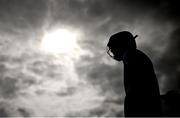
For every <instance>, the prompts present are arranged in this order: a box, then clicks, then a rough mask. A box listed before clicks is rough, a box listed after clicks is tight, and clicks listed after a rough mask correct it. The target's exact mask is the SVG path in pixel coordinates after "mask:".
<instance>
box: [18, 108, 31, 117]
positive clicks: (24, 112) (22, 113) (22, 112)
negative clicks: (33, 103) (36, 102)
mask: <svg viewBox="0 0 180 118" xmlns="http://www.w3.org/2000/svg"><path fill="white" fill-rule="evenodd" d="M17 111H19V113H20V114H21V115H22V117H30V113H29V112H28V111H27V110H26V109H24V108H18V110H17Z"/></svg>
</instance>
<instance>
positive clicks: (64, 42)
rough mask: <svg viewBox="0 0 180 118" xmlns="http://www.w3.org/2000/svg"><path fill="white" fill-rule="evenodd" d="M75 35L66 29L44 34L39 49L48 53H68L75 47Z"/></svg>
mask: <svg viewBox="0 0 180 118" xmlns="http://www.w3.org/2000/svg"><path fill="white" fill-rule="evenodd" d="M76 38H77V37H76V34H75V33H73V32H70V31H69V30H67V29H57V30H54V31H52V32H47V33H45V34H44V36H43V38H42V41H41V48H42V49H43V50H44V51H46V52H49V53H55V54H59V53H69V52H71V51H73V49H74V48H75V47H76Z"/></svg>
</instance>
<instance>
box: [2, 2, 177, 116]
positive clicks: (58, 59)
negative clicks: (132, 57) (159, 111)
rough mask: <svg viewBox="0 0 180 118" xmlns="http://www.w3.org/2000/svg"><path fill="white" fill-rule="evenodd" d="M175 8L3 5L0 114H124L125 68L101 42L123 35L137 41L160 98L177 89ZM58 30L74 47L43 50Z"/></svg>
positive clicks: (165, 5)
mask: <svg viewBox="0 0 180 118" xmlns="http://www.w3.org/2000/svg"><path fill="white" fill-rule="evenodd" d="M179 10H180V8H179V7H178V1H176V0H150V1H145V0H1V1H0V116H9V117H10V116H14V117H15V116H24V117H28V116H41V117H47V116H123V115H124V114H123V104H124V96H125V93H124V86H123V64H122V63H120V62H116V61H114V60H112V59H111V58H110V57H109V56H108V55H107V53H106V44H107V42H108V40H109V37H110V36H111V35H112V34H114V33H116V32H119V31H124V30H127V31H130V32H132V34H133V35H138V37H137V38H136V42H137V47H138V49H140V50H142V51H143V52H144V53H146V54H147V55H148V56H149V57H150V59H151V60H152V62H153V65H154V70H155V73H156V76H157V78H158V82H159V87H160V92H161V94H165V93H166V92H167V91H169V90H180V80H179V78H180V74H179V73H180V63H179V61H180V56H179V51H180V42H179V41H180V40H179V38H180V24H179V20H180V13H179V12H178V11H179ZM59 29H60V30H61V29H63V30H66V31H68V32H70V33H73V34H75V35H76V39H75V43H74V44H75V47H74V48H73V49H72V50H71V51H68V52H65V53H57V52H56V53H53V52H52V51H47V50H43V49H44V48H43V46H42V42H43V40H44V38H43V37H44V35H47V34H51V33H52V32H54V31H57V30H59ZM60 38H61V37H60ZM60 43H62V44H63V45H65V44H64V43H63V42H60ZM60 43H59V45H60ZM50 44H51V43H50ZM50 44H49V45H50ZM53 44H55V43H53ZM62 44H61V45H60V46H63V45H62ZM42 48H43V49H42Z"/></svg>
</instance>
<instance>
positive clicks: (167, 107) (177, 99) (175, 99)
mask: <svg viewBox="0 0 180 118" xmlns="http://www.w3.org/2000/svg"><path fill="white" fill-rule="evenodd" d="M161 99H162V107H163V116H169V117H179V116H180V93H178V91H175V90H171V91H168V92H167V93H166V94H165V95H162V96H161Z"/></svg>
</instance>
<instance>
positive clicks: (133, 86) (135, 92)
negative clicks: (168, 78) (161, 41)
mask: <svg viewBox="0 0 180 118" xmlns="http://www.w3.org/2000/svg"><path fill="white" fill-rule="evenodd" d="M123 63H124V86H125V93H126V97H125V103H124V104H125V107H124V112H125V116H160V115H161V101H160V93H159V86H158V81H157V78H156V75H155V73H154V69H153V65H152V62H151V61H150V59H149V58H148V57H147V56H146V55H145V54H144V53H142V52H141V51H139V50H133V51H128V52H127V53H125V55H124V58H123Z"/></svg>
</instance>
